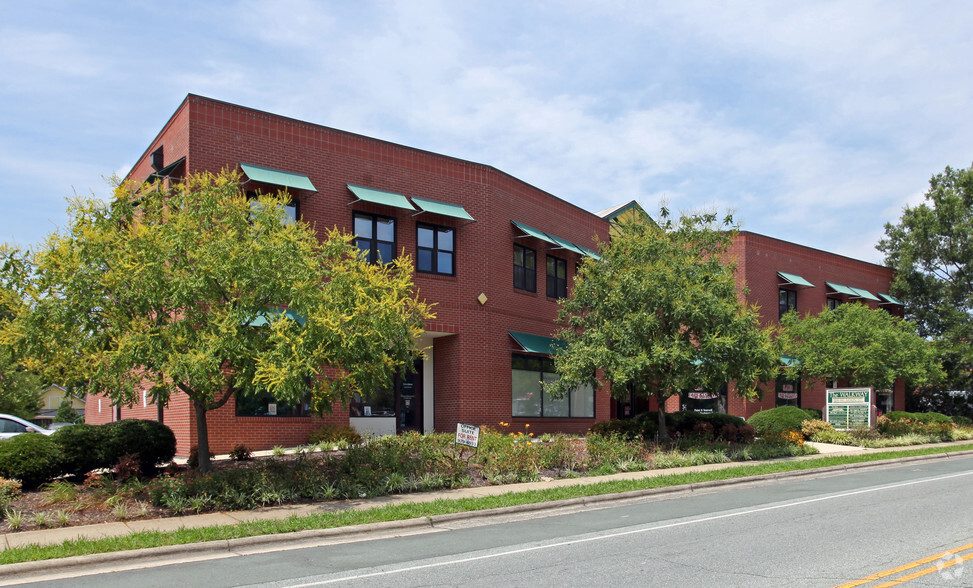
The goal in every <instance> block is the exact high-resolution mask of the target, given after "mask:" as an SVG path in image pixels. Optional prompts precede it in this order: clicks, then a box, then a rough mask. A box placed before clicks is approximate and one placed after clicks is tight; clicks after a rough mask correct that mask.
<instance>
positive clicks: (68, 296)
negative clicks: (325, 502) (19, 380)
mask: <svg viewBox="0 0 973 588" xmlns="http://www.w3.org/2000/svg"><path fill="white" fill-rule="evenodd" d="M239 180H240V178H239V175H238V174H237V173H230V172H223V173H221V174H218V175H213V174H199V175H190V176H189V177H187V178H185V180H184V181H183V182H181V183H176V184H173V185H170V186H165V185H162V184H161V183H156V184H152V185H145V186H141V187H138V188H136V189H131V188H129V187H124V186H122V187H119V188H118V189H117V190H116V192H115V196H114V199H113V200H112V202H111V203H110V204H107V205H106V204H105V203H103V202H101V201H97V200H82V199H79V200H76V201H74V202H73V203H72V205H71V207H70V209H69V213H70V216H71V221H70V225H69V226H68V228H67V230H66V231H64V232H60V233H55V234H53V235H51V236H50V237H49V238H48V239H47V241H46V243H44V244H43V246H41V247H39V248H38V249H37V250H36V251H33V252H31V253H29V254H28V253H20V252H17V251H12V250H9V249H8V250H7V252H6V253H7V254H6V264H5V267H7V268H8V269H9V271H6V272H5V273H4V274H3V279H4V281H5V284H4V285H5V287H6V289H7V290H12V291H16V292H17V296H16V297H17V298H18V299H20V300H23V301H25V303H24V306H23V309H22V312H19V313H17V316H16V318H15V319H14V320H13V321H12V322H11V323H10V324H9V325H8V327H9V328H7V329H5V330H4V331H3V332H0V342H3V341H6V342H7V343H8V344H12V345H14V346H15V347H16V348H17V349H18V351H19V352H20V354H21V355H22V356H23V357H24V358H25V361H27V362H28V365H29V367H34V368H38V369H41V368H43V369H47V370H49V371H52V372H56V376H57V377H56V378H52V379H54V380H56V381H71V382H79V381H80V382H88V383H89V384H88V385H89V387H90V388H91V389H90V390H88V391H89V392H102V393H105V394H107V395H109V396H110V397H111V398H112V399H113V401H114V402H115V403H117V404H122V405H124V404H131V403H134V402H140V401H141V398H140V394H141V390H143V389H144V387H145V386H148V387H149V394H150V397H151V399H152V401H153V402H157V403H161V404H163V405H165V404H166V403H167V402H168V401H169V399H170V398H171V397H172V395H173V394H176V393H183V394H186V395H187V396H188V397H189V399H190V400H191V401H192V404H193V407H194V412H195V421H196V429H197V433H198V450H199V464H200V468H201V469H202V470H204V471H205V470H208V469H209V464H210V454H209V442H208V428H207V422H206V414H207V412H208V411H210V410H213V409H216V408H219V407H221V406H223V405H224V404H226V402H228V401H229V400H230V398H232V397H233V396H234V395H239V396H240V397H241V398H245V397H248V396H252V395H255V394H258V393H263V392H264V391H269V392H270V393H271V394H273V395H274V396H275V397H276V398H277V399H278V400H279V401H281V402H288V403H294V404H297V403H300V402H305V401H307V402H310V404H311V406H312V407H313V409H314V410H315V411H330V410H331V408H332V406H333V404H334V403H335V402H347V401H348V400H349V399H350V398H351V396H352V394H353V393H355V392H357V391H360V390H372V389H376V388H380V387H382V386H386V385H389V384H390V383H391V381H392V377H393V376H394V374H395V373H397V372H401V371H403V370H405V369H410V368H411V366H412V364H413V360H414V357H415V356H416V355H417V354H418V353H419V352H418V350H417V346H416V341H417V338H418V336H419V334H420V333H421V331H422V328H423V321H424V319H426V318H429V317H430V316H432V315H431V313H430V310H429V306H428V305H427V304H426V303H425V302H423V301H420V300H418V299H417V298H416V292H415V291H414V286H413V283H412V266H411V262H410V260H409V259H408V258H407V257H403V258H400V259H399V260H397V261H396V262H395V263H392V264H389V265H377V264H369V263H366V262H365V261H364V260H363V259H362V257H361V255H360V253H359V251H358V249H357V248H356V247H355V246H354V244H353V242H352V237H351V236H350V235H347V234H343V233H340V232H338V231H337V230H332V231H330V232H329V233H328V234H327V235H326V238H325V239H323V240H321V241H319V240H318V239H317V238H316V236H315V233H314V231H313V229H312V228H311V227H309V226H308V225H307V224H305V223H303V222H297V223H291V222H287V220H286V217H285V215H284V213H283V209H282V204H283V202H284V200H283V198H286V195H282V196H280V197H274V196H261V197H260V198H259V200H258V202H259V204H258V205H254V203H253V202H251V201H248V200H247V199H246V197H245V196H244V194H243V192H242V191H241V188H240V185H239Z"/></svg>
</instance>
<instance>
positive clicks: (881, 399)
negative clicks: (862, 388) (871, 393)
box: [875, 390, 895, 415]
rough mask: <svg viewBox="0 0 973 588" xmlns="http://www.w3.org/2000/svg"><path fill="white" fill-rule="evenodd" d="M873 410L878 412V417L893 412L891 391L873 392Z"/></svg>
mask: <svg viewBox="0 0 973 588" xmlns="http://www.w3.org/2000/svg"><path fill="white" fill-rule="evenodd" d="M875 408H876V409H877V410H878V414H879V415H883V414H888V413H890V412H892V411H893V410H895V406H894V403H893V401H892V391H891V390H876V391H875Z"/></svg>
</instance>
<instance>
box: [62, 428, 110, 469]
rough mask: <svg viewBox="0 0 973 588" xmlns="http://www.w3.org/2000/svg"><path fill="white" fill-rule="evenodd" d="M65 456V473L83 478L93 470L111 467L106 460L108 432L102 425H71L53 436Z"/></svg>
mask: <svg viewBox="0 0 973 588" xmlns="http://www.w3.org/2000/svg"><path fill="white" fill-rule="evenodd" d="M51 439H53V440H54V441H55V442H56V443H57V444H58V446H59V447H60V448H61V452H62V453H63V454H64V473H66V474H70V475H72V476H83V475H85V474H87V473H88V472H90V471H91V470H97V469H100V468H107V467H111V465H112V464H111V463H110V462H109V461H108V460H106V459H105V446H106V444H107V443H108V430H107V429H106V428H105V427H103V426H100V425H86V424H78V425H70V426H67V427H63V428H60V429H58V430H57V431H55V432H54V434H53V435H51Z"/></svg>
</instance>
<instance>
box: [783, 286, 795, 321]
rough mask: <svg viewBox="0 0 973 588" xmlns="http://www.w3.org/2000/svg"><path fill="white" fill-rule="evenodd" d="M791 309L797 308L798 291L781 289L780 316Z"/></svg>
mask: <svg viewBox="0 0 973 588" xmlns="http://www.w3.org/2000/svg"><path fill="white" fill-rule="evenodd" d="M791 310H797V292H796V291H794V290H780V317H781V318H782V317H783V316H784V315H785V314H787V313H788V312H789V311H791Z"/></svg>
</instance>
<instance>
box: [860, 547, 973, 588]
mask: <svg viewBox="0 0 973 588" xmlns="http://www.w3.org/2000/svg"><path fill="white" fill-rule="evenodd" d="M947 553H948V552H947ZM970 558H973V553H968V554H966V555H964V556H963V557H960V556H956V557H955V558H953V559H951V560H949V561H948V562H946V563H944V564H943V565H938V564H937V565H934V566H930V567H928V568H926V569H924V570H919V571H918V572H915V573H912V574H909V575H908V576H902V577H901V578H897V579H895V580H892V581H891V582H886V583H885V584H879V585H877V586H875V588H888V587H889V586H898V585H899V584H904V583H905V582H908V581H909V580H915V579H916V578H920V577H922V576H925V575H926V574H931V573H933V572H941V571H943V570H945V569H946V568H948V567H952V566H954V565H956V564H958V563H963V562H964V561H966V560H968V559H970Z"/></svg>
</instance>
